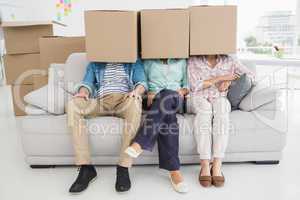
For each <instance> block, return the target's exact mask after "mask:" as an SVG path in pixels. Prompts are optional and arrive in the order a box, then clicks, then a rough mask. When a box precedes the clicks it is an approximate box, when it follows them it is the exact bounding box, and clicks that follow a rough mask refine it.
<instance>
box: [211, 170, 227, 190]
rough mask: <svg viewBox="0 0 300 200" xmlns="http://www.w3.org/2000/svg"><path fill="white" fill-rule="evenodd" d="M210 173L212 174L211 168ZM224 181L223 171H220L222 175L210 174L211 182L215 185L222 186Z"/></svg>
mask: <svg viewBox="0 0 300 200" xmlns="http://www.w3.org/2000/svg"><path fill="white" fill-rule="evenodd" d="M210 173H211V174H212V169H211V172H210ZM224 183H225V177H224V174H223V172H222V176H212V184H213V185H214V186H215V187H223V186H224Z"/></svg>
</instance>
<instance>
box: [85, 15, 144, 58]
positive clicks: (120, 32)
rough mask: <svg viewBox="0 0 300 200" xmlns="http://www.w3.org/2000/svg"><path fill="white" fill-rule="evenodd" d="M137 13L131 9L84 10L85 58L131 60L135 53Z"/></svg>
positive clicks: (136, 44)
mask: <svg viewBox="0 0 300 200" xmlns="http://www.w3.org/2000/svg"><path fill="white" fill-rule="evenodd" d="M137 16H138V14H137V12H135V11H117V10H115V11H114V10H110V11H109V10H106V11H105V10H95V11H86V12H85V28H86V51H87V57H88V59H89V61H93V62H119V63H135V62H136V60H137V57H138V19H137V18H138V17H137Z"/></svg>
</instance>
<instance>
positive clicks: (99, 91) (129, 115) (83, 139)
mask: <svg viewBox="0 0 300 200" xmlns="http://www.w3.org/2000/svg"><path fill="white" fill-rule="evenodd" d="M146 90H147V82H146V77H145V72H144V65H143V63H142V61H141V60H137V62H136V63H132V64H130V63H126V64H121V63H95V62H93V63H90V64H89V65H88V66H87V69H86V74H85V76H84V79H83V81H82V82H81V83H80V84H78V85H77V86H76V91H77V93H76V94H75V96H74V98H73V99H72V100H70V101H69V103H68V126H69V127H70V128H71V130H72V137H73V146H74V151H75V158H76V160H75V162H76V165H78V166H79V167H80V170H79V175H78V177H77V179H76V180H75V182H74V183H73V184H72V186H71V188H70V190H69V191H70V193H80V192H82V191H84V190H85V189H87V187H88V185H89V183H90V182H91V181H92V180H93V179H95V178H96V177H97V172H96V169H95V167H94V166H93V165H92V160H91V156H90V151H89V143H88V133H87V127H86V121H85V118H87V117H88V118H91V117H97V116H117V117H120V118H123V119H124V127H123V137H122V147H121V149H120V159H119V163H118V165H117V179H116V184H115V189H116V191H118V192H125V191H128V190H129V189H130V187H131V182H130V178H129V172H128V168H130V167H131V166H132V158H131V157H130V156H128V155H127V154H126V153H124V151H125V149H126V148H127V147H128V146H129V145H130V142H131V140H132V139H133V138H134V137H135V135H136V133H137V130H138V128H139V126H140V120H141V113H142V98H141V95H142V94H144V92H145V91H146ZM97 125H98V126H99V127H100V128H101V126H102V125H103V124H97ZM116 148H117V147H116Z"/></svg>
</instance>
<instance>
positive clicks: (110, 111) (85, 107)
mask: <svg viewBox="0 0 300 200" xmlns="http://www.w3.org/2000/svg"><path fill="white" fill-rule="evenodd" d="M67 109H68V110H67V113H68V126H69V127H70V128H71V129H72V136H73V147H74V151H75V157H76V165H88V164H91V156H90V149H89V137H88V131H87V127H86V118H93V117H98V116H116V117H120V118H123V119H124V127H123V135H122V147H121V150H120V160H119V165H121V166H123V167H131V166H132V159H131V158H130V157H129V156H128V155H127V154H126V153H124V151H125V149H126V148H127V147H128V146H129V145H130V143H131V141H132V139H133V138H134V137H135V135H136V133H137V131H138V128H139V126H140V121H141V114H142V101H141V100H140V99H138V98H136V97H129V96H128V95H127V94H117V93H116V94H109V95H106V96H104V97H103V98H100V99H99V98H98V99H90V100H85V99H82V98H73V99H72V100H70V101H69V102H68V108H67Z"/></svg>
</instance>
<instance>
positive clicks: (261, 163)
mask: <svg viewBox="0 0 300 200" xmlns="http://www.w3.org/2000/svg"><path fill="white" fill-rule="evenodd" d="M254 163H255V164H257V165H278V164H279V160H266V161H255V162H254Z"/></svg>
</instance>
